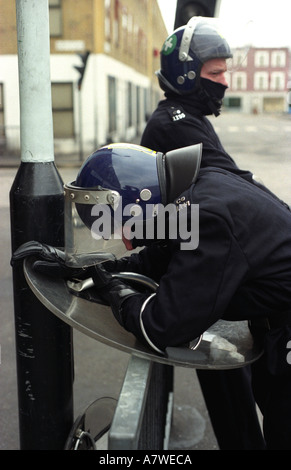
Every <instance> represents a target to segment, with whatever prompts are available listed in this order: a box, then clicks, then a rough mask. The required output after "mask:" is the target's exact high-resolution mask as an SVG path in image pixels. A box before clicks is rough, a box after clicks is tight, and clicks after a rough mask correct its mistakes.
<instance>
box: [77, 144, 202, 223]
mask: <svg viewBox="0 0 291 470" xmlns="http://www.w3.org/2000/svg"><path fill="white" fill-rule="evenodd" d="M201 152H202V145H201V144H198V145H193V146H189V147H185V148H182V149H178V150H173V151H170V152H168V153H167V154H165V155H163V154H162V153H159V152H155V151H153V150H150V149H148V148H145V147H141V146H139V145H133V144H124V143H115V144H111V145H107V146H104V147H102V148H100V149H98V150H96V151H95V152H94V153H92V155H91V156H89V157H88V159H87V160H86V161H85V162H84V164H83V165H82V167H81V169H80V171H79V173H78V175H77V178H76V181H75V182H74V183H72V184H71V185H70V190H71V191H72V197H73V198H74V190H75V194H76V196H77V199H76V200H75V203H76V209H77V212H78V214H79V216H80V218H81V220H82V222H83V223H84V224H85V225H86V226H87V227H88V228H90V229H91V227H92V224H93V223H94V221H95V220H96V217H94V211H92V206H95V207H96V206H101V205H103V206H106V210H107V208H108V210H110V213H111V217H112V218H115V214H116V213H119V219H118V220H119V223H120V225H124V224H125V222H127V221H128V220H129V219H130V218H131V217H132V216H140V223H141V224H143V223H144V222H146V220H148V219H149V218H150V219H151V218H154V217H155V212H154V211H153V210H152V211H149V210H147V208H148V206H149V205H150V206H151V207H154V206H155V205H158V204H163V205H167V204H169V203H171V202H174V200H175V198H178V197H179V196H180V194H181V193H182V192H183V191H184V190H185V189H187V188H188V187H189V186H190V185H191V183H192V182H193V181H194V180H195V179H196V177H197V175H198V172H199V168H200V162H201Z"/></svg>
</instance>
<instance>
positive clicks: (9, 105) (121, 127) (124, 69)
mask: <svg viewBox="0 0 291 470" xmlns="http://www.w3.org/2000/svg"><path fill="white" fill-rule="evenodd" d="M50 62H51V81H52V82H53V83H62V82H63V83H73V84H74V86H73V94H74V98H73V100H74V105H73V106H74V123H75V133H76V136H75V138H72V139H55V148H56V151H57V152H74V153H77V152H78V148H79V143H78V142H79V133H80V131H81V133H82V140H83V150H84V152H85V153H87V154H89V153H91V152H92V151H93V150H94V149H95V148H96V147H99V146H100V145H104V144H105V143H106V141H107V139H108V127H109V119H108V76H113V77H115V78H116V83H117V131H116V133H115V135H113V136H110V137H111V138H113V139H114V140H115V141H118V140H125V141H129V140H131V139H132V138H134V137H135V135H136V133H137V129H136V126H135V122H136V119H134V124H133V126H132V127H131V128H127V122H128V115H127V114H128V112H129V110H128V109H127V105H128V102H127V84H128V82H129V81H130V82H131V83H132V84H133V85H134V86H139V87H141V88H147V89H149V88H150V80H149V79H148V77H146V76H144V75H142V74H140V73H138V72H136V71H135V70H133V69H132V68H130V67H128V66H126V65H125V64H123V63H121V62H118V61H117V60H114V59H112V58H111V57H108V56H106V55H103V54H98V55H94V54H90V56H89V59H88V62H87V67H86V71H85V75H84V79H83V83H82V89H81V92H79V90H78V88H77V82H78V79H79V76H80V75H79V72H78V71H77V70H76V69H75V68H74V66H75V65H81V60H80V58H79V57H78V56H77V54H55V55H51V57H50ZM0 82H1V83H3V85H4V88H3V89H4V114H5V127H6V136H7V141H9V140H10V141H11V142H12V141H13V142H16V145H18V146H19V126H20V110H19V83H18V59H17V56H16V55H11V56H9V55H3V56H0ZM80 98H81V100H80ZM135 100H136V93H133V109H134V112H136V102H135ZM80 108H81V121H80ZM140 108H141V116H144V115H145V110H144V99H143V94H141V100H140ZM135 118H136V116H135ZM80 124H81V130H80ZM144 124H145V122H144V120H143V121H142V122H141V129H139V131H142V128H143V125H144Z"/></svg>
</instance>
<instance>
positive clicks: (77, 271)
mask: <svg viewBox="0 0 291 470" xmlns="http://www.w3.org/2000/svg"><path fill="white" fill-rule="evenodd" d="M28 256H35V258H36V260H35V261H34V262H33V265H32V268H33V269H34V270H35V271H37V272H40V273H43V274H46V275H47V276H51V277H54V278H57V279H72V278H74V277H77V278H78V279H86V278H87V277H90V274H89V273H88V269H89V268H86V269H82V268H71V267H68V266H66V262H65V253H64V252H63V251H62V250H60V249H59V248H55V247H53V246H50V245H47V244H45V243H39V242H36V241H30V242H26V243H24V244H23V245H21V246H20V247H19V248H17V250H16V251H15V252H14V253H13V255H12V258H11V266H15V264H16V263H17V262H19V261H22V260H24V259H25V258H27V257H28Z"/></svg>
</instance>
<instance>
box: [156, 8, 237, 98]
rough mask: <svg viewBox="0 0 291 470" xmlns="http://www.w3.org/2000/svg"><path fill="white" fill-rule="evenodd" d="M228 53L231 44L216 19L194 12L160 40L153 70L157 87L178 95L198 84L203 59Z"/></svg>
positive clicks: (227, 54)
mask: <svg viewBox="0 0 291 470" xmlns="http://www.w3.org/2000/svg"><path fill="white" fill-rule="evenodd" d="M231 57H232V53H231V50H230V47H229V45H228V43H227V41H226V40H225V39H224V37H223V36H222V35H221V34H220V32H219V31H218V29H217V26H216V23H215V20H214V19H213V18H204V17H195V16H194V17H193V18H191V19H190V20H189V22H188V23H187V25H185V26H182V27H180V28H178V29H176V30H175V31H174V32H173V33H172V34H171V35H170V36H169V37H168V38H167V39H166V41H165V42H164V44H163V47H162V50H161V54H160V59H161V68H160V70H159V71H157V72H156V74H157V76H158V79H159V83H160V87H161V88H162V90H164V91H167V92H169V91H170V92H174V93H177V94H179V95H185V94H189V93H192V92H193V91H194V90H195V88H197V87H198V86H199V78H200V72H201V68H202V65H203V64H204V63H205V62H206V61H208V60H211V59H218V58H224V59H228V58H231Z"/></svg>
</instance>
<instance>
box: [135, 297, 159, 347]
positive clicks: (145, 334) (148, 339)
mask: <svg viewBox="0 0 291 470" xmlns="http://www.w3.org/2000/svg"><path fill="white" fill-rule="evenodd" d="M155 295H156V294H152V295H150V296H149V297H148V298H147V299H146V300H145V301H144V303H143V305H142V307H141V310H140V317H139V322H140V327H141V331H142V333H143V335H144V337H145V339H146V340H147V342H148V343H149V345H150V346H151V347H152V348H153V349H154V350H155V351H157V352H158V353H161V354H164V353H163V351H161V350H160V349H159V348H157V347H156V346H155V345H154V344H153V343H152V342H151V340H150V338H149V337H148V335H147V333H146V330H145V328H144V324H143V321H142V314H143V311H144V309H145V308H146V306H147V304H148V302H149V301H150V300H151V299H152V298H153V297H154V296H155Z"/></svg>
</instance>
